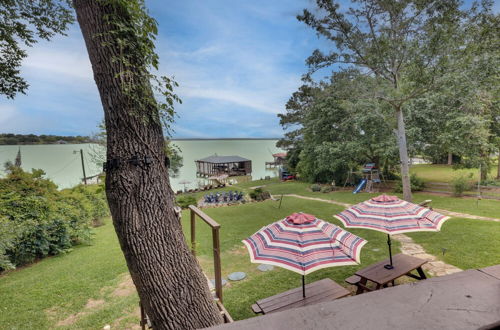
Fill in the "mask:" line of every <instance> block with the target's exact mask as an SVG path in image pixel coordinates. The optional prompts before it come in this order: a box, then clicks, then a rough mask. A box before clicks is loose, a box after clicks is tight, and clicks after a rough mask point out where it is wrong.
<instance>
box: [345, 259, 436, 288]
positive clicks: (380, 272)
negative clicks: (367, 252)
mask: <svg viewBox="0 0 500 330" xmlns="http://www.w3.org/2000/svg"><path fill="white" fill-rule="evenodd" d="M392 260H393V262H392V263H393V266H394V268H393V269H387V268H385V267H384V266H385V265H387V264H388V263H389V259H386V260H383V261H381V262H378V263H376V264H373V265H370V266H368V267H366V268H364V269H361V270H358V271H357V272H356V274H355V277H356V276H357V277H358V278H356V281H355V282H353V283H352V284H354V285H356V286H357V287H358V289H357V291H356V294H360V293H363V292H364V291H373V290H379V289H381V288H383V287H386V286H387V285H388V284H389V283H392V285H394V280H396V279H397V278H399V277H401V276H405V275H406V276H409V277H411V278H414V279H417V280H424V279H426V278H427V277H426V276H425V273H424V271H423V270H422V265H423V264H425V263H426V262H427V261H426V260H422V259H419V258H416V257H412V256H409V255H407V254H402V253H399V254H396V255H395V256H394V257H393V258H392ZM414 270H416V271H417V273H418V275H415V274H412V273H411V272H412V271H414ZM368 281H370V282H373V283H374V284H375V288H374V289H372V288H369V287H368V286H367V283H368ZM347 282H348V283H351V282H350V281H349V279H348V280H347Z"/></svg>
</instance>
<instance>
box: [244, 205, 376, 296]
mask: <svg viewBox="0 0 500 330" xmlns="http://www.w3.org/2000/svg"><path fill="white" fill-rule="evenodd" d="M243 243H244V244H245V246H246V247H247V249H248V252H249V253H250V260H251V261H252V262H253V263H262V264H269V265H274V266H279V267H283V268H286V269H288V270H291V271H293V272H296V273H299V274H301V275H302V295H303V296H304V297H305V275H307V274H309V273H312V272H314V271H316V270H318V269H322V268H326V267H334V266H346V265H355V264H358V263H359V262H360V252H361V248H362V247H363V245H365V244H366V241H365V240H364V239H362V238H361V237H358V236H356V235H353V234H351V233H349V232H348V231H346V230H343V229H342V228H340V227H337V226H335V225H333V224H331V223H328V222H325V221H323V220H320V219H317V218H316V217H315V216H313V215H310V214H306V213H294V214H292V215H290V216H288V217H286V218H284V219H282V220H280V221H277V222H274V223H272V224H270V225H268V226H265V227H263V228H262V229H261V230H259V231H258V232H256V233H255V234H253V235H252V236H250V237H249V238H247V239H245V240H243Z"/></svg>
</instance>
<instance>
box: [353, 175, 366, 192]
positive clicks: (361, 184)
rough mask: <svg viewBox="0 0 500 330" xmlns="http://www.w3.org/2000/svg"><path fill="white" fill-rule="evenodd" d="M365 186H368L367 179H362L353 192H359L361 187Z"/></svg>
mask: <svg viewBox="0 0 500 330" xmlns="http://www.w3.org/2000/svg"><path fill="white" fill-rule="evenodd" d="M365 186H366V179H362V180H361V181H360V182H359V184H358V186H357V187H356V189H354V191H353V192H352V193H353V194H357V193H359V192H360V191H361V189H363V188H364V187H365Z"/></svg>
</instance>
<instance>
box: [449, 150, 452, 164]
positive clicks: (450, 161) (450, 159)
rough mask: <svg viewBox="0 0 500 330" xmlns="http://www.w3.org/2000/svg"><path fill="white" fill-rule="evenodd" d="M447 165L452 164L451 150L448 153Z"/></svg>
mask: <svg viewBox="0 0 500 330" xmlns="http://www.w3.org/2000/svg"><path fill="white" fill-rule="evenodd" d="M448 165H453V154H452V153H451V152H449V153H448Z"/></svg>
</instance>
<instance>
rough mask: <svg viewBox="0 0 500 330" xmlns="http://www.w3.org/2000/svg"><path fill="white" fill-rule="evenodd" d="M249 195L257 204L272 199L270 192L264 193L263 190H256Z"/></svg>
mask: <svg viewBox="0 0 500 330" xmlns="http://www.w3.org/2000/svg"><path fill="white" fill-rule="evenodd" d="M248 195H249V196H250V198H251V199H253V200H255V201H257V202H261V201H264V200H266V199H269V198H271V194H270V193H269V191H264V190H263V189H262V188H255V189H254V190H253V191H251V192H250V193H249V194H248Z"/></svg>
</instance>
